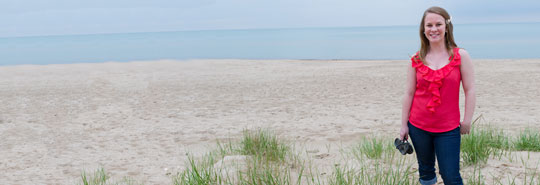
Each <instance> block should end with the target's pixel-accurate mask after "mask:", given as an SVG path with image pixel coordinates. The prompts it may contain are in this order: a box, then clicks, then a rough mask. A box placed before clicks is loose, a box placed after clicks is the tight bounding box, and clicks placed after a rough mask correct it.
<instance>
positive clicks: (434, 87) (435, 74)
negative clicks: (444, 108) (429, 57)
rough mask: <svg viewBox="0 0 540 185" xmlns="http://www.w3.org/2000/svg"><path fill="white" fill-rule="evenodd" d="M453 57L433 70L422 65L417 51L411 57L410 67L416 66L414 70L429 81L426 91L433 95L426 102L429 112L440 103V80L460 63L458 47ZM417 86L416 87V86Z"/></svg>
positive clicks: (433, 110) (432, 111)
mask: <svg viewBox="0 0 540 185" xmlns="http://www.w3.org/2000/svg"><path fill="white" fill-rule="evenodd" d="M453 52H454V58H453V59H452V58H449V59H448V60H449V61H450V62H449V63H448V64H446V65H445V66H444V67H442V68H440V69H437V70H433V69H431V68H429V67H428V66H426V65H424V63H423V62H422V60H420V57H419V56H418V52H417V53H416V54H415V55H414V56H413V57H411V61H412V67H414V68H416V72H417V73H420V74H421V75H422V78H423V79H424V80H426V81H428V82H429V86H428V88H427V92H429V93H431V94H432V95H433V96H432V98H431V100H430V101H429V102H428V104H427V106H426V107H427V109H428V110H429V111H430V112H431V113H434V112H435V108H436V107H438V106H439V105H441V103H442V102H441V92H440V91H439V90H440V89H441V87H442V85H443V83H442V80H443V79H444V78H445V77H446V76H448V74H450V72H452V70H454V69H455V68H456V67H457V66H459V65H461V56H460V55H459V48H454V50H453ZM417 88H418V87H417Z"/></svg>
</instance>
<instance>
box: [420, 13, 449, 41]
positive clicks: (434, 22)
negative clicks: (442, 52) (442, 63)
mask: <svg viewBox="0 0 540 185" xmlns="http://www.w3.org/2000/svg"><path fill="white" fill-rule="evenodd" d="M445 32H446V20H444V17H443V16H441V15H439V14H435V13H427V14H426V17H425V18H424V34H425V35H426V38H427V39H428V40H429V42H430V43H435V42H444V38H445V37H444V36H445V35H444V34H445Z"/></svg>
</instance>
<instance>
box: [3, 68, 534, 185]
mask: <svg viewBox="0 0 540 185" xmlns="http://www.w3.org/2000/svg"><path fill="white" fill-rule="evenodd" d="M408 64H409V62H408V61H289V60H277V61H274V60H196V61H166V60H163V61H151V62H130V63H99V64H69V65H42V66H39V65H21V66H3V67H0V100H1V101H0V103H1V106H0V137H1V140H0V184H75V183H77V182H79V176H80V174H81V171H82V170H87V171H93V170H95V169H97V168H98V167H99V166H102V167H104V168H105V169H106V170H107V171H109V172H110V173H111V175H112V176H113V178H118V179H119V178H121V177H123V176H130V177H132V178H134V179H135V180H138V181H140V182H143V183H145V184H170V183H171V178H170V176H167V175H166V174H167V173H168V172H173V173H175V172H177V171H179V170H181V169H182V168H183V167H184V166H185V165H186V161H187V156H186V154H187V153H188V152H189V153H192V154H194V155H202V154H203V153H204V152H207V151H209V150H210V149H211V148H213V147H214V145H215V142H216V140H218V139H219V140H225V139H228V138H239V137H240V136H241V132H242V130H243V129H254V128H270V129H271V130H274V131H276V132H277V133H278V135H279V136H280V137H282V138H285V139H287V140H290V141H293V142H295V143H297V144H298V145H302V146H305V148H307V149H309V150H310V152H311V154H312V155H313V157H314V163H315V164H316V165H318V164H320V165H321V166H324V165H328V164H329V163H332V160H335V159H337V158H338V156H339V155H340V154H339V149H340V148H341V147H346V146H347V144H351V143H354V142H357V141H358V140H360V139H361V138H362V137H364V136H370V135H374V134H378V135H386V136H397V135H398V129H399V125H400V114H401V97H402V94H403V92H404V77H405V67H406V65H408ZM475 67H476V69H475V70H476V79H477V80H476V82H477V96H478V98H477V110H476V112H475V117H476V116H478V115H483V117H484V118H485V122H488V123H491V124H492V125H494V126H496V127H498V128H503V129H504V130H505V131H507V132H509V133H518V132H519V131H520V130H522V129H525V128H531V129H537V130H538V129H540V124H539V123H540V113H539V112H540V91H539V86H538V82H536V81H537V80H538V79H540V60H476V61H475ZM461 101H462V102H461V104H462V105H463V96H462V99H461ZM524 155H528V154H524ZM530 155H532V157H533V158H532V160H533V161H536V162H537V161H538V156H539V155H538V153H531V154H530ZM490 161H491V160H490ZM512 167H515V168H518V169H519V168H520V167H521V166H520V164H514V163H511V162H500V161H494V162H493V161H492V162H490V163H489V165H488V166H487V167H486V168H488V169H489V171H491V172H493V174H495V175H496V174H501V175H504V174H507V171H512ZM165 169H167V170H165Z"/></svg>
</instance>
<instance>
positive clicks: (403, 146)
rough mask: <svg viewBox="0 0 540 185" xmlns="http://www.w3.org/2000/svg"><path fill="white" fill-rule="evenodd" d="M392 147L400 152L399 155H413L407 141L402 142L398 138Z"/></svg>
mask: <svg viewBox="0 0 540 185" xmlns="http://www.w3.org/2000/svg"><path fill="white" fill-rule="evenodd" d="M394 146H396V149H398V150H399V152H401V155H405V154H412V153H413V147H412V145H411V144H410V143H409V142H408V141H407V140H405V141H402V140H400V139H399V138H396V140H395V141H394Z"/></svg>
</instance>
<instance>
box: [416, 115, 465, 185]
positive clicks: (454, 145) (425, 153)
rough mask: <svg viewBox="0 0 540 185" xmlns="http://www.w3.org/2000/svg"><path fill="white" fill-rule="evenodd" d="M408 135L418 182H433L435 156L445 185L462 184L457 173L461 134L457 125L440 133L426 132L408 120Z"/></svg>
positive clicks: (435, 178) (434, 176)
mask: <svg viewBox="0 0 540 185" xmlns="http://www.w3.org/2000/svg"><path fill="white" fill-rule="evenodd" d="M408 125H409V136H410V137H411V140H412V143H413V145H414V150H415V152H416V158H417V159H418V172H419V173H420V184H423V185H426V184H435V183H437V176H436V175H435V156H436V157H437V162H438V163H439V174H441V177H442V179H443V181H444V184H445V185H451V184H463V180H462V179H461V175H460V173H459V152H460V145H461V135H460V133H459V127H458V128H456V129H454V130H451V131H448V132H442V133H433V132H428V131H425V130H422V129H419V128H417V127H415V126H413V125H412V124H411V123H410V122H409V123H408Z"/></svg>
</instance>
